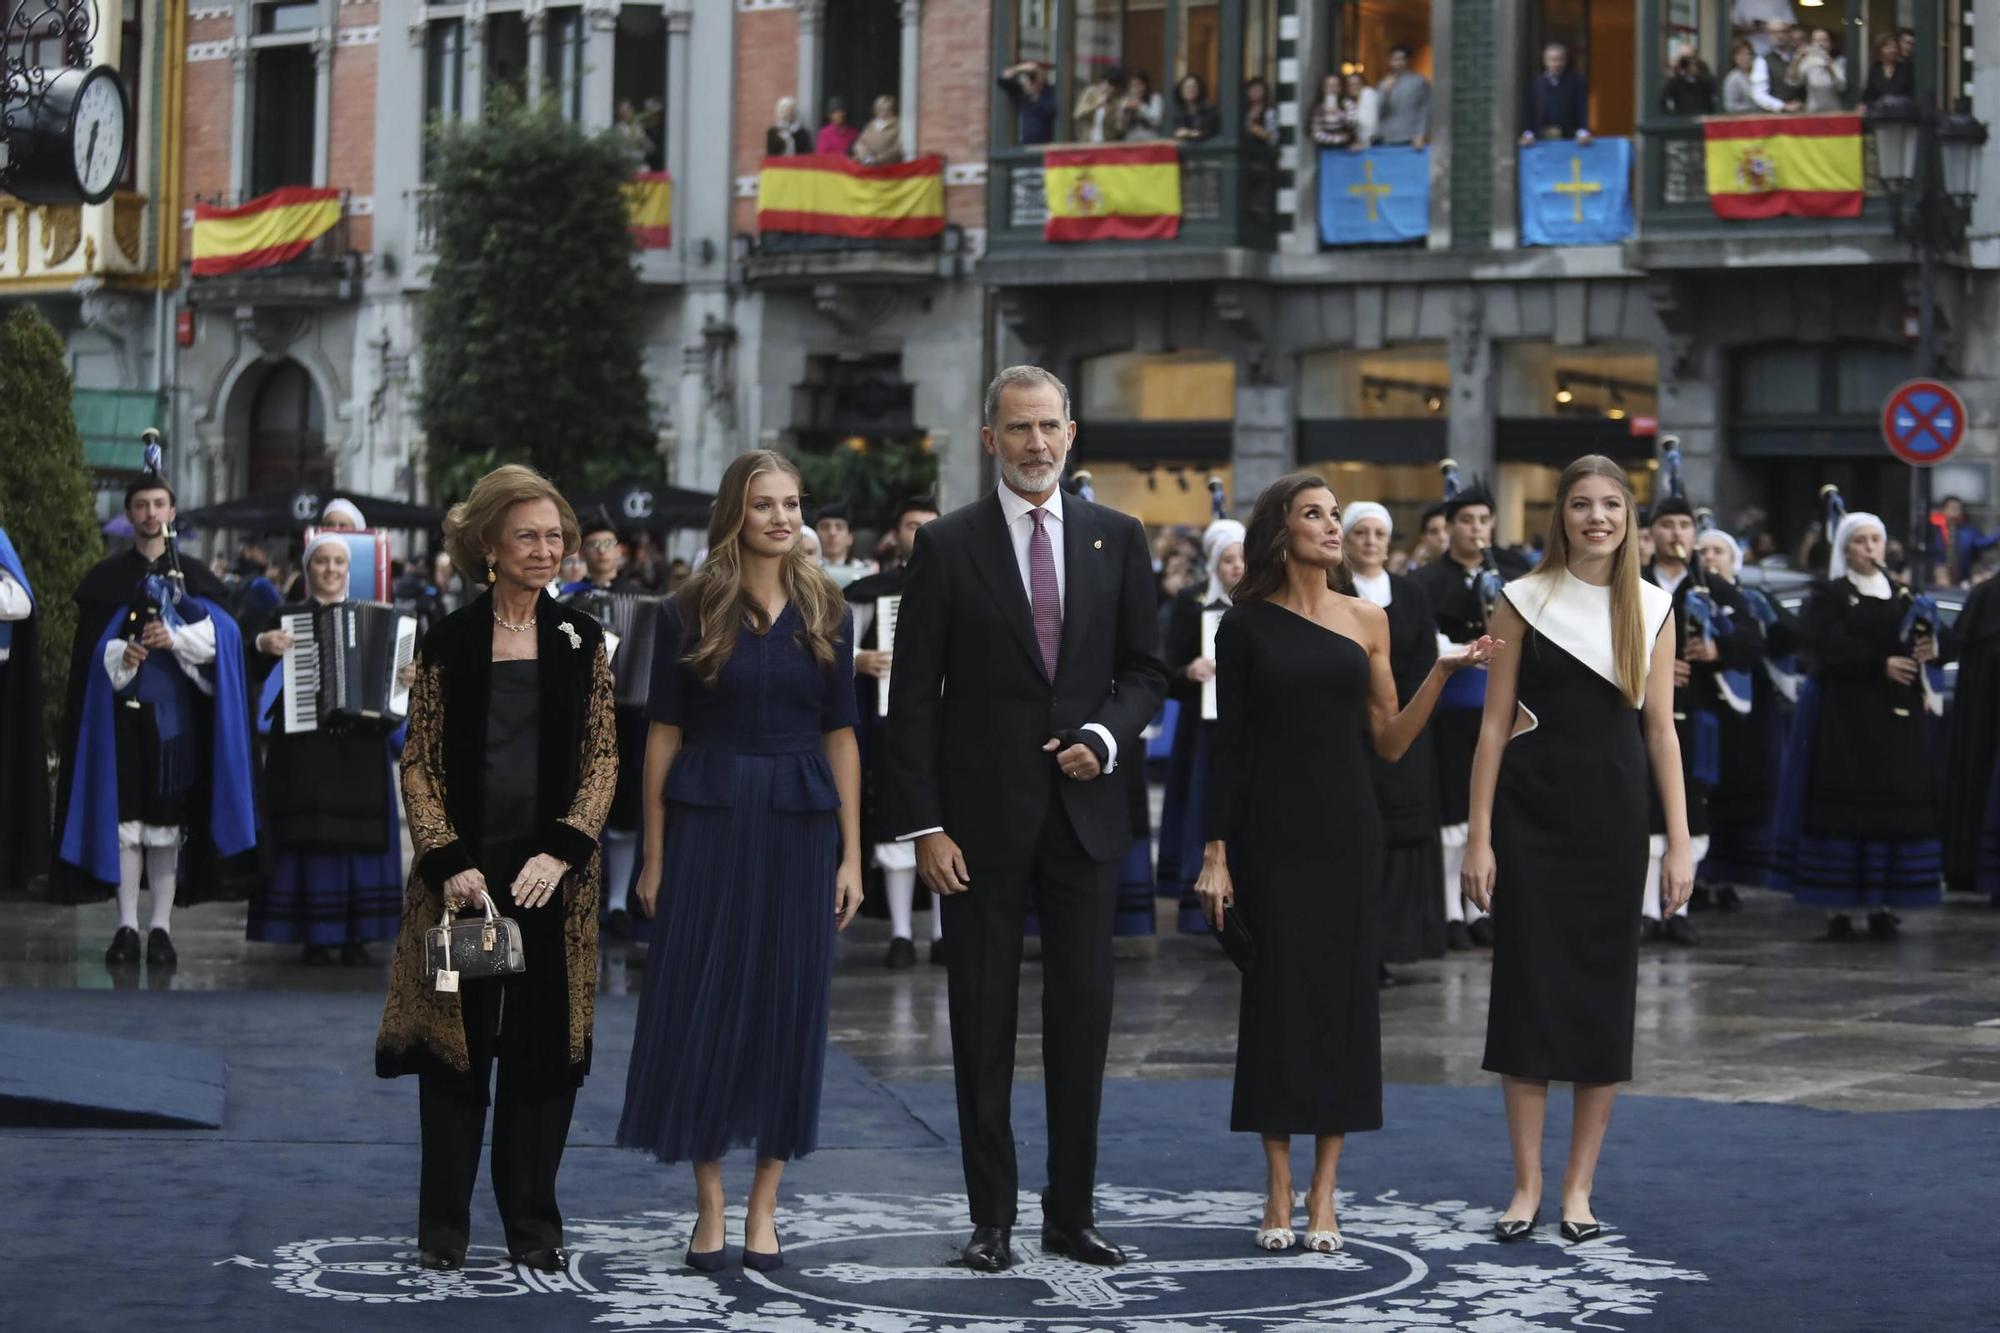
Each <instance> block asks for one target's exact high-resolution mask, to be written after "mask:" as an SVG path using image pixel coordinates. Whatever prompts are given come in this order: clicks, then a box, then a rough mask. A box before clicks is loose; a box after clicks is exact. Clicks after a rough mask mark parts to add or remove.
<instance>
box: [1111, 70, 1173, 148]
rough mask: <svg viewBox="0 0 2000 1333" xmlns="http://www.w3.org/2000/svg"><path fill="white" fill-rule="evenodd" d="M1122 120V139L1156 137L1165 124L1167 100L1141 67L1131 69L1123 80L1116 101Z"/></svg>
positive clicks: (1132, 139) (1129, 140) (1131, 139)
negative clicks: (1120, 92) (1122, 96)
mask: <svg viewBox="0 0 2000 1333" xmlns="http://www.w3.org/2000/svg"><path fill="white" fill-rule="evenodd" d="M1119 108H1120V111H1119V114H1120V115H1121V116H1122V117H1123V118H1124V121H1125V138H1126V140H1127V141H1128V142H1131V141H1134V140H1148V139H1157V138H1159V137H1160V134H1161V131H1162V130H1163V129H1164V127H1165V126H1166V123H1167V99H1166V98H1164V97H1162V96H1160V94H1159V92H1158V91H1157V90H1156V89H1155V88H1154V87H1153V79H1152V76H1151V75H1149V74H1148V73H1146V71H1145V70H1143V69H1135V70H1133V71H1132V75H1131V77H1130V78H1128V79H1126V80H1125V96H1124V98H1123V99H1122V100H1121V101H1120V103H1119Z"/></svg>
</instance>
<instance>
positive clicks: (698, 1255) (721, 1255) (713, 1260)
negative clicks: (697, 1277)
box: [687, 1235, 729, 1273]
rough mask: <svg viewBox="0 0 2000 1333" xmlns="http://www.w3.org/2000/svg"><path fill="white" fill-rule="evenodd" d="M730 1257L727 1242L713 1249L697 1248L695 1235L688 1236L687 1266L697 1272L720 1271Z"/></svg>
mask: <svg viewBox="0 0 2000 1333" xmlns="http://www.w3.org/2000/svg"><path fill="white" fill-rule="evenodd" d="M728 1257H729V1246H728V1244H727V1243H724V1244H722V1245H718V1246H716V1247H715V1248H714V1249H712V1250H697V1249H695V1247H694V1237H693V1236H692V1235H690V1236H689V1237H688V1248H687V1266H688V1267H689V1268H692V1269H693V1270H694V1271H695V1272H697V1273H720V1272H721V1271H722V1268H723V1265H724V1264H725V1263H727V1262H728Z"/></svg>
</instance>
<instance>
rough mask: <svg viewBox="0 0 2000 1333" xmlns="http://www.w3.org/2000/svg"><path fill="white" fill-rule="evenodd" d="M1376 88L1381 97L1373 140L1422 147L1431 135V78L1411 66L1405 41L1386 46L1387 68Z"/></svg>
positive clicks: (1393, 144)
mask: <svg viewBox="0 0 2000 1333" xmlns="http://www.w3.org/2000/svg"><path fill="white" fill-rule="evenodd" d="M1376 92H1377V93H1378V94H1379V95H1380V96H1381V99H1382V120H1381V124H1380V125H1379V126H1378V127H1377V129H1376V141H1377V142H1378V143H1383V144H1388V145H1390V146H1392V147H1394V146H1397V145H1404V144H1407V145H1408V146H1409V147H1411V148H1422V147H1423V146H1424V143H1425V141H1426V140H1427V139H1428V138H1429V137H1430V128H1431V81H1430V80H1429V79H1427V78H1425V77H1424V76H1423V75H1421V74H1419V73H1417V72H1416V71H1415V70H1413V69H1411V68H1410V48H1409V47H1408V46H1407V45H1405V44H1404V43H1401V42H1398V43H1397V44H1396V45H1394V46H1392V47H1390V48H1389V72H1388V73H1387V74H1385V75H1383V76H1382V82H1381V83H1380V84H1379V85H1377V87H1376Z"/></svg>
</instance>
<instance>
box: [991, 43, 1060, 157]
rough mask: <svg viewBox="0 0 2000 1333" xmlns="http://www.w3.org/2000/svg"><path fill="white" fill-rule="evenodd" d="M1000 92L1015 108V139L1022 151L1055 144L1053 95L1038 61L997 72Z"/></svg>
mask: <svg viewBox="0 0 2000 1333" xmlns="http://www.w3.org/2000/svg"><path fill="white" fill-rule="evenodd" d="M999 82H1000V91H1001V92H1003V93H1005V94H1007V100H1008V101H1010V102H1012V103H1013V104H1014V137H1015V140H1016V142H1018V143H1020V144H1021V145H1022V146H1023V147H1026V146H1027V145H1029V144H1038V143H1054V142H1055V137H1056V93H1055V89H1053V88H1051V87H1050V86H1049V76H1048V72H1047V71H1045V70H1044V69H1043V68H1042V66H1041V62H1040V61H1036V60H1023V61H1020V62H1018V63H1016V64H1012V65H1009V66H1007V68H1006V69H1003V70H1001V71H1000V80H999Z"/></svg>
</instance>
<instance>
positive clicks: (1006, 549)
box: [972, 491, 1042, 674]
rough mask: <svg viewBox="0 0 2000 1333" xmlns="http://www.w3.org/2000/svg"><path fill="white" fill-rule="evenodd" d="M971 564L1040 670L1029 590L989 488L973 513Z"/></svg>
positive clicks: (1005, 526)
mask: <svg viewBox="0 0 2000 1333" xmlns="http://www.w3.org/2000/svg"><path fill="white" fill-rule="evenodd" d="M973 529H974V534H975V541H974V542H973V548H974V549H973V552H972V567H973V569H974V570H976V571H977V572H978V574H979V577H980V579H981V580H983V581H984V582H985V584H986V590H987V591H988V592H990V593H992V594H993V600H994V601H995V602H997V603H998V604H999V607H1000V618H1001V619H1002V620H1005V621H1006V622H1007V624H1008V626H1009V628H1011V629H1012V630H1013V631H1014V638H1015V640H1016V641H1017V642H1019V643H1020V645H1021V647H1022V648H1023V649H1024V650H1025V651H1026V652H1027V654H1028V660H1029V661H1031V662H1033V663H1034V664H1035V671H1036V673H1037V674H1039V673H1040V672H1041V670H1042V648H1041V644H1039V643H1038V642H1036V640H1035V617H1034V613H1033V611H1031V610H1030V609H1029V606H1028V590H1027V589H1026V588H1024V587H1022V586H1021V565H1020V562H1019V561H1018V560H1017V559H1016V558H1015V556H1014V541H1013V538H1012V536H1010V535H1009V533H1008V532H1007V519H1006V515H1005V513H1004V512H1003V511H1002V510H1001V508H1000V497H999V495H997V494H995V493H994V492H992V491H988V492H987V494H986V498H985V499H984V500H981V501H980V502H979V508H978V510H977V511H975V513H974V515H973Z"/></svg>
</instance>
